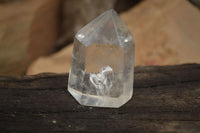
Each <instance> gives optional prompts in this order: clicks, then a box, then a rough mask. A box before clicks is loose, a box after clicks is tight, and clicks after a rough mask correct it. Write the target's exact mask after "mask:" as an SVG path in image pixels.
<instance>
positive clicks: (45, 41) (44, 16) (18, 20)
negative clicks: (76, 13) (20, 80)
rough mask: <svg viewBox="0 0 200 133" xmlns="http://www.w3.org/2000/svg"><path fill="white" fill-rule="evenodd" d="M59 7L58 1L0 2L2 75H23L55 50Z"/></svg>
mask: <svg viewBox="0 0 200 133" xmlns="http://www.w3.org/2000/svg"><path fill="white" fill-rule="evenodd" d="M58 7H59V1H55V0H42V1H40V0H28V1H24V0H6V1H5V0H4V1H2V2H1V3H0V68H1V69H0V75H5V74H6V75H20V74H24V73H25V70H26V68H27V66H28V64H29V63H30V62H31V61H32V60H34V59H36V58H37V57H39V56H41V55H47V54H49V53H51V52H52V51H53V47H54V44H55V41H56V38H57V34H58V19H57V18H58V11H59V10H58Z"/></svg>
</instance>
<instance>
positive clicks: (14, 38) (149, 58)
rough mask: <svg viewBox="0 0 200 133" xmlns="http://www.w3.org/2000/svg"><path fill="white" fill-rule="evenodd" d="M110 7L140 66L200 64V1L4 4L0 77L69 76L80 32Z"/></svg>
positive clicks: (15, 0) (0, 4)
mask: <svg viewBox="0 0 200 133" xmlns="http://www.w3.org/2000/svg"><path fill="white" fill-rule="evenodd" d="M111 8H113V9H115V10H116V11H117V12H118V13H119V14H120V17H121V18H122V20H123V21H124V22H125V24H126V25H127V26H128V28H129V30H130V31H131V32H132V34H133V37H134V39H135V65H136V66H138V65H175V64H183V63H200V0H0V75H32V74H37V73H41V72H56V73H62V72H69V69H70V63H71V56H72V48H73V45H72V44H73V37H74V35H75V33H76V32H77V31H78V30H79V29H80V28H81V27H83V26H84V25H85V24H87V23H88V22H90V21H91V20H92V19H94V18H95V17H97V16H98V15H99V14H101V13H103V12H104V11H106V10H108V9H111Z"/></svg>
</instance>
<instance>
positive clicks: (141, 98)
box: [0, 64, 200, 133]
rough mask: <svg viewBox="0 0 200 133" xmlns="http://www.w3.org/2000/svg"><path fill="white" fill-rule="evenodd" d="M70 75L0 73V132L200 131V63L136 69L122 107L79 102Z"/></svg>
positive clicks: (154, 132) (155, 132)
mask: <svg viewBox="0 0 200 133" xmlns="http://www.w3.org/2000/svg"><path fill="white" fill-rule="evenodd" d="M67 80H68V74H47V73H46V74H39V75H33V76H26V77H0V132H2V133H6V132H28V133H33V132H34V133H35V132H43V133H51V132H104V133H105V132H115V133H118V132H124V133H127V132H131V133H140V132H142V133H144V132H145V133H157V132H159V133H199V132H200V65H199V64H185V65H178V66H163V67H161V66H152V67H151V66H147V67H136V69H135V80H134V96H133V98H132V99H131V100H130V101H129V102H128V103H127V104H125V105H124V106H122V107H121V108H119V109H111V108H94V107H86V106H81V105H79V104H78V103H77V102H76V101H75V100H74V99H73V97H72V96H71V95H70V94H69V93H68V92H67V84H68V83H67Z"/></svg>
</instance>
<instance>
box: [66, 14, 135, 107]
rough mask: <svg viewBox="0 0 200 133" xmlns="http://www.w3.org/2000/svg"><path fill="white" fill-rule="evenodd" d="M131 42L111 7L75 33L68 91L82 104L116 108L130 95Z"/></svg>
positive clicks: (132, 55) (131, 89) (132, 61)
mask: <svg viewBox="0 0 200 133" xmlns="http://www.w3.org/2000/svg"><path fill="white" fill-rule="evenodd" d="M133 70H134V41H133V38H132V35H131V33H130V32H129V30H128V29H127V27H126V26H125V24H124V23H123V22H122V20H121V19H120V17H119V16H118V15H117V13H116V12H115V11H114V10H108V11H106V12H104V13H103V14H101V15H100V16H98V17H97V18H96V19H94V20H93V21H91V22H90V23H89V24H87V25H86V26H85V27H83V28H82V29H81V30H80V31H79V32H78V33H77V34H76V36H75V39H74V49H73V55H72V64H71V71H70V76H69V82H68V91H69V92H70V93H71V94H72V96H73V97H74V98H75V99H76V100H77V101H78V102H79V103H80V104H82V105H86V106H98V107H120V106H122V105H123V104H125V103H126V102H127V101H128V100H129V99H130V98H131V97H132V95H133Z"/></svg>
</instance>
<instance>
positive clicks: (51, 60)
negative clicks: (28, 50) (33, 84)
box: [27, 44, 73, 75]
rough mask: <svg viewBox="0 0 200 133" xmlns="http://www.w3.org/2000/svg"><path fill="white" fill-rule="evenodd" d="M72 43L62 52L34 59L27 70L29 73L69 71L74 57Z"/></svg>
mask: <svg viewBox="0 0 200 133" xmlns="http://www.w3.org/2000/svg"><path fill="white" fill-rule="evenodd" d="M72 50H73V46H72V44H70V45H68V46H66V47H65V48H63V49H62V50H61V51H60V52H57V53H55V54H52V55H50V56H46V57H40V58H39V59H37V60H36V61H34V62H33V63H32V64H31V65H30V66H29V69H28V70H27V75H32V74H36V73H42V72H56V73H63V72H69V69H70V65H71V58H72Z"/></svg>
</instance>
